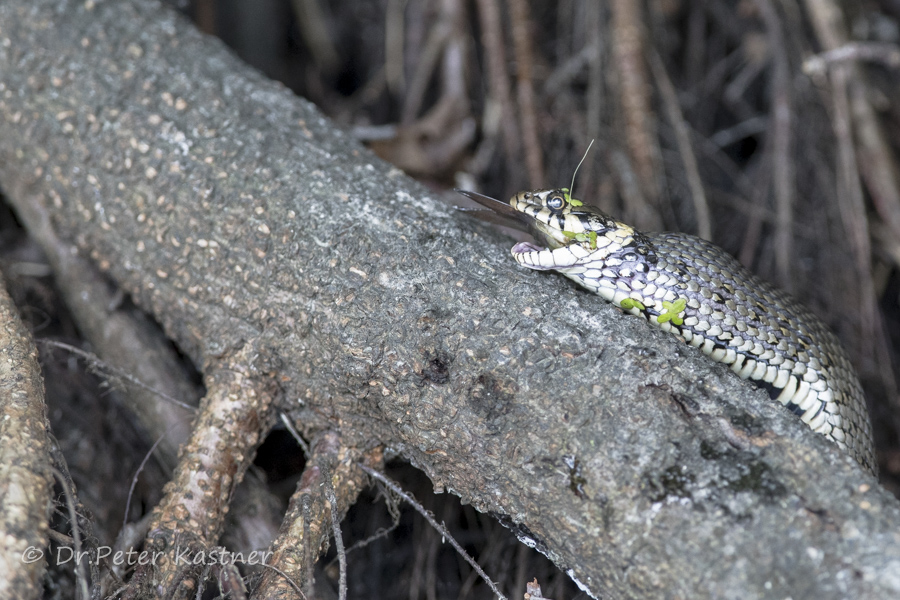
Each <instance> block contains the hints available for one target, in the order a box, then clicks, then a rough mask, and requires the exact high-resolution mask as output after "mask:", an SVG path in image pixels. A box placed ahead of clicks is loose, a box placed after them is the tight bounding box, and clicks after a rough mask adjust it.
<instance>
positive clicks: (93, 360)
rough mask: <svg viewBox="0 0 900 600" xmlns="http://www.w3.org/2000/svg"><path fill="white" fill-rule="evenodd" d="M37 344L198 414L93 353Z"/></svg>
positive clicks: (48, 343) (55, 344)
mask: <svg viewBox="0 0 900 600" xmlns="http://www.w3.org/2000/svg"><path fill="white" fill-rule="evenodd" d="M35 342H37V343H38V344H43V345H45V346H50V347H53V348H59V349H60V350H65V351H67V352H71V353H72V354H75V355H77V356H80V357H81V358H83V359H84V360H86V361H87V363H88V365H90V367H91V368H92V369H95V370H96V371H97V372H100V373H105V374H106V375H107V376H114V377H117V378H119V379H124V380H125V381H127V382H128V383H130V384H132V385H135V386H137V387H139V388H141V389H142V390H145V391H148V392H150V393H151V394H153V395H154V396H157V397H159V398H162V399H163V400H165V401H166V402H169V403H171V404H174V405H175V406H179V407H181V408H183V409H185V410H189V411H191V412H192V413H195V412H197V407H196V406H191V405H190V404H185V403H184V402H182V401H181V400H178V399H176V398H173V397H172V396H169V395H168V394H166V393H164V392H161V391H159V390H157V389H155V388H152V387H150V386H149V385H147V384H146V383H144V382H143V381H141V380H140V379H138V378H137V377H135V376H134V375H131V374H130V373H128V372H126V371H123V370H122V369H119V368H117V367H114V366H112V365H111V364H109V363H108V362H105V361H104V360H103V359H102V358H100V357H99V356H97V355H96V354H93V353H91V352H86V351H84V350H82V349H81V348H77V347H75V346H71V345H69V344H65V343H63V342H57V341H55V340H48V339H39V340H35Z"/></svg>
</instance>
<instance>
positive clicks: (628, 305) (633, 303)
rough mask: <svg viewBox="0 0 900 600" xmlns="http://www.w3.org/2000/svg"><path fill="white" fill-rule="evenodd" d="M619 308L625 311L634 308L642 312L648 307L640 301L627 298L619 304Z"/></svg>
mask: <svg viewBox="0 0 900 600" xmlns="http://www.w3.org/2000/svg"><path fill="white" fill-rule="evenodd" d="M619 306H621V307H622V308H624V309H625V310H631V309H632V308H635V307H637V308H639V309H640V310H647V307H646V306H644V305H643V304H642V303H641V302H640V301H639V300H635V299H634V298H625V299H624V300H622V301H621V302H619Z"/></svg>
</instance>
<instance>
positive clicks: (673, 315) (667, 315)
mask: <svg viewBox="0 0 900 600" xmlns="http://www.w3.org/2000/svg"><path fill="white" fill-rule="evenodd" d="M620 304H621V303H620ZM686 307H687V300H685V299H684V298H679V299H678V300H676V301H675V302H669V301H668V300H663V308H664V309H665V311H663V312H662V313H661V314H660V315H659V316H658V317H656V322H657V323H665V322H666V321H672V325H682V324H683V323H684V319H682V318H681V317H680V316H678V315H679V313H680V312H681V311H683V310H684V309H685V308H686Z"/></svg>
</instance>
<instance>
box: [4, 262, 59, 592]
mask: <svg viewBox="0 0 900 600" xmlns="http://www.w3.org/2000/svg"><path fill="white" fill-rule="evenodd" d="M47 430H48V425H47V416H46V415H45V414H44V380H43V378H41V368H40V365H38V357H37V349H35V347H34V342H33V341H32V339H31V334H30V333H29V332H28V330H27V329H26V328H25V325H24V324H23V323H22V321H21V320H20V319H19V315H18V313H17V312H16V306H15V305H14V304H13V301H12V299H11V298H10V297H9V295H7V293H6V289H5V288H4V286H3V274H2V273H0V573H2V574H3V575H2V577H0V598H23V599H25V598H39V597H40V590H41V586H40V582H41V576H42V575H43V574H44V570H45V569H46V566H47V563H46V561H45V560H44V551H43V549H44V548H45V547H46V546H47V534H48V532H49V527H48V523H47V520H48V518H49V514H48V513H49V503H50V491H51V484H52V476H51V475H50V455H49V446H50V442H49V440H48V439H47Z"/></svg>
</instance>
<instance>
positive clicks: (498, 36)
mask: <svg viewBox="0 0 900 600" xmlns="http://www.w3.org/2000/svg"><path fill="white" fill-rule="evenodd" d="M497 1H498V0H476V2H475V5H476V6H477V7H478V19H479V21H480V23H481V45H482V46H484V54H485V62H486V63H487V76H488V97H487V101H486V104H489V103H491V102H495V103H497V104H498V105H499V109H500V118H499V125H500V131H501V133H502V135H503V147H504V150H506V160H507V161H509V162H510V163H513V162H515V161H516V159H517V158H518V156H519V130H518V129H516V120H515V117H514V115H515V108H514V106H513V101H512V92H511V90H510V87H509V78H508V76H507V73H506V50H505V46H504V45H503V25H502V23H501V20H500V7H499V6H498V5H497Z"/></svg>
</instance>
